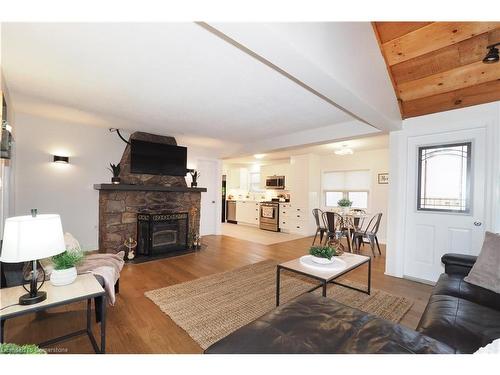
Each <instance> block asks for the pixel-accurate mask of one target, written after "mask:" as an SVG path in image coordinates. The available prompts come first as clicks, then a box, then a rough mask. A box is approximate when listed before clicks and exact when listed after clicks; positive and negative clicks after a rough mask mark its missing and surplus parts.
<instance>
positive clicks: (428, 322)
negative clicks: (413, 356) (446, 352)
mask: <svg viewBox="0 0 500 375" xmlns="http://www.w3.org/2000/svg"><path fill="white" fill-rule="evenodd" d="M417 331H419V332H421V333H423V334H424V335H426V336H430V337H433V338H434V339H436V340H438V341H440V342H442V343H445V344H447V345H448V346H450V347H452V348H453V349H454V350H455V352H456V353H474V352H475V351H476V350H478V349H479V348H480V347H482V346H485V345H486V344H488V343H490V342H491V341H493V340H495V339H497V338H499V337H500V311H498V310H495V309H492V308H489V307H486V306H482V305H479V304H477V303H474V302H471V301H468V300H465V299H462V298H458V297H454V296H449V295H432V296H431V298H430V299H429V303H428V304H427V307H426V309H425V311H424V314H423V316H422V319H421V320H420V323H419V324H418V327H417Z"/></svg>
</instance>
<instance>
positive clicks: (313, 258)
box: [311, 255, 333, 264]
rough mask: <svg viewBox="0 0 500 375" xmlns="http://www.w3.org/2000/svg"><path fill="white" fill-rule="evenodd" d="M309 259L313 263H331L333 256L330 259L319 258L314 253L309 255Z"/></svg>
mask: <svg viewBox="0 0 500 375" xmlns="http://www.w3.org/2000/svg"><path fill="white" fill-rule="evenodd" d="M311 257H312V258H311V259H312V261H313V262H314V263H318V264H332V263H333V258H332V259H328V258H320V257H316V256H314V255H311Z"/></svg>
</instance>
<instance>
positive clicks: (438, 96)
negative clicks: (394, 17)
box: [373, 22, 500, 118]
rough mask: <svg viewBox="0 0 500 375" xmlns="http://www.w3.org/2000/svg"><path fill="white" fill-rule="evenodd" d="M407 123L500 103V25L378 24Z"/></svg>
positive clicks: (387, 63) (381, 47)
mask: <svg viewBox="0 0 500 375" xmlns="http://www.w3.org/2000/svg"><path fill="white" fill-rule="evenodd" d="M373 28H374V31H375V34H376V35H377V38H378V41H379V45H380V49H381V51H382V55H383V56H384V59H385V62H386V65H387V69H388V70H389V74H390V76H391V80H392V84H393V86H394V91H395V92H396V97H397V99H398V103H399V108H400V111H401V116H402V117H403V118H409V117H415V116H421V115H426V114H429V113H435V112H442V111H447V110H450V109H455V108H462V107H468V106H471V105H476V104H482V103H488V102H493V101H497V100H500V62H498V63H494V64H484V63H483V62H482V59H483V58H484V56H485V55H486V53H487V51H488V50H487V49H486V46H488V45H490V44H493V43H498V42H500V22H374V23H373Z"/></svg>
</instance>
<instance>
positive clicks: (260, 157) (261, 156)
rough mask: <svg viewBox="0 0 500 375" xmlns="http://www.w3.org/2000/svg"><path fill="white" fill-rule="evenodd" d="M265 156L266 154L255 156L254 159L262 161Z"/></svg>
mask: <svg viewBox="0 0 500 375" xmlns="http://www.w3.org/2000/svg"><path fill="white" fill-rule="evenodd" d="M264 156H266V154H255V155H254V156H253V157H254V158H255V159H262V158H263V157H264Z"/></svg>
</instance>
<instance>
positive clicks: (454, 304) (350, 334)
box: [205, 254, 500, 354]
mask: <svg viewBox="0 0 500 375" xmlns="http://www.w3.org/2000/svg"><path fill="white" fill-rule="evenodd" d="M475 260H476V257H472V256H467V255H459V254H446V255H444V256H443V258H442V262H443V263H444V265H445V273H444V274H443V275H441V277H440V278H439V281H438V282H437V284H436V286H435V288H434V290H433V293H432V295H431V297H430V299H429V303H428V305H427V307H426V309H425V312H424V314H423V315H422V318H421V320H420V323H419V324H418V327H417V330H416V331H414V330H411V329H408V328H406V327H403V326H401V325H399V324H394V323H391V322H389V321H386V320H384V319H381V318H378V317H375V316H373V315H371V314H367V313H365V312H362V311H360V310H357V309H353V308H351V307H348V306H345V305H343V304H341V303H338V302H336V301H334V300H332V299H329V298H323V297H319V296H316V295H312V294H304V295H302V296H300V297H298V298H296V299H294V300H293V301H290V302H288V303H286V304H284V305H282V306H280V307H278V308H276V309H274V310H273V311H271V312H269V313H267V314H265V315H264V316H262V317H261V318H259V319H257V320H255V321H254V322H252V323H250V324H248V325H246V326H244V327H242V328H240V329H238V330H237V331H235V332H233V333H232V334H230V335H229V336H227V337H225V338H224V339H222V340H220V341H218V342H217V343H215V344H213V345H212V346H210V347H209V348H208V349H207V350H206V351H205V353H207V354H219V353H220V354H228V353H234V354H236V353H240V354H252V353H253V354H265V353H269V354H271V353H274V354H279V353H290V354H299V353H311V354H312V353H331V354H333V353H351V354H363V353H423V354H430V353H441V354H444V353H473V352H474V351H476V350H477V349H479V348H480V347H482V346H484V345H486V344H488V343H489V342H491V341H493V340H494V339H496V338H499V337H500V294H497V293H494V292H491V291H489V290H486V289H483V288H480V287H477V286H474V285H471V284H468V283H467V282H465V281H464V280H463V278H464V276H465V275H467V274H468V273H469V271H470V269H471V267H472V265H473V264H474V262H475Z"/></svg>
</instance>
